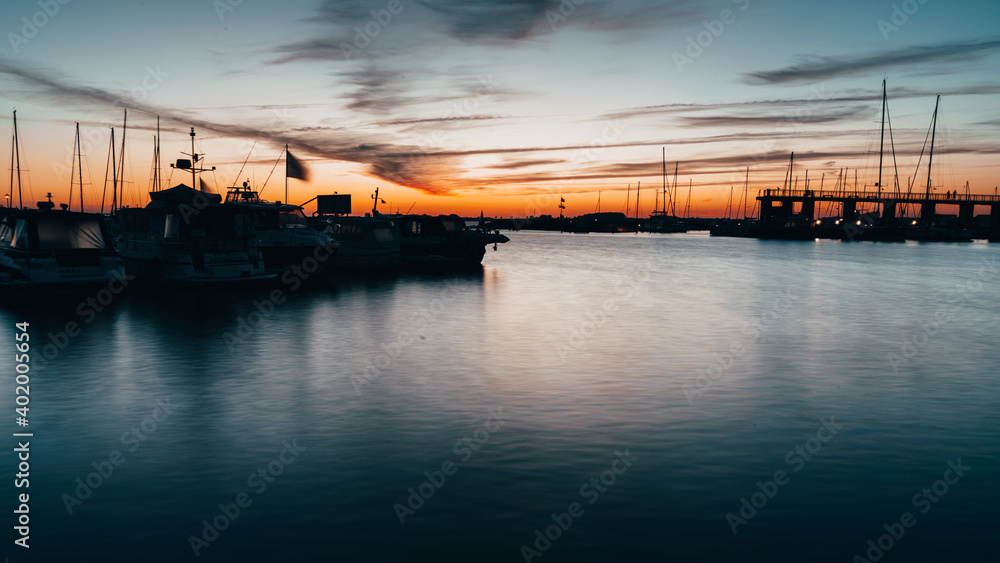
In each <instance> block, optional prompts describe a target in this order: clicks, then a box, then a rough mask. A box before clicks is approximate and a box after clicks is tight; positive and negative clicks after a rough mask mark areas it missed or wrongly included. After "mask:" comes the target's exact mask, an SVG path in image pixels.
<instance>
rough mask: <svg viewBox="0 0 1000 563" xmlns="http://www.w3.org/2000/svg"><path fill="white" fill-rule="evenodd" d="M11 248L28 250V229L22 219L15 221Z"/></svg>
mask: <svg viewBox="0 0 1000 563" xmlns="http://www.w3.org/2000/svg"><path fill="white" fill-rule="evenodd" d="M11 246H12V247H14V248H20V249H21V250H29V249H30V243H29V242H28V229H27V225H26V224H25V221H24V219H18V220H17V225H16V226H15V227H14V244H12V245H11Z"/></svg>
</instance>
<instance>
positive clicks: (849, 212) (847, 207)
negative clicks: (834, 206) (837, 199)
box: [840, 198, 858, 223]
mask: <svg viewBox="0 0 1000 563" xmlns="http://www.w3.org/2000/svg"><path fill="white" fill-rule="evenodd" d="M857 210H858V200H856V199H851V198H847V199H845V200H844V205H843V211H842V212H841V214H840V216H841V217H843V218H844V221H845V222H848V223H853V222H854V217H855V216H856V215H857V214H858V213H857Z"/></svg>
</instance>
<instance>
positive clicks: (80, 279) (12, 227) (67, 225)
mask: <svg viewBox="0 0 1000 563" xmlns="http://www.w3.org/2000/svg"><path fill="white" fill-rule="evenodd" d="M60 207H61V208H60V209H58V210H56V209H55V204H54V203H52V201H51V194H50V195H49V200H48V201H40V202H38V208H37V209H12V208H7V209H4V210H3V211H2V213H0V291H2V292H3V294H4V296H5V297H11V296H19V295H23V294H25V293H28V294H32V293H39V294H42V293H85V292H88V291H92V290H97V289H100V288H102V287H106V286H107V285H108V284H109V283H110V282H112V281H113V280H116V279H118V280H122V279H124V269H123V268H122V260H121V258H120V257H119V255H118V253H117V252H116V251H115V249H114V246H113V244H112V239H111V237H110V235H109V234H108V230H107V228H106V227H105V224H104V220H103V217H102V216H101V215H98V214H96V213H83V212H78V211H69V210H68V209H67V207H68V206H66V205H65V204H63V205H61V206H60Z"/></svg>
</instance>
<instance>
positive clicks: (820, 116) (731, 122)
mask: <svg viewBox="0 0 1000 563" xmlns="http://www.w3.org/2000/svg"><path fill="white" fill-rule="evenodd" d="M867 112H868V110H867V109H866V108H864V107H860V106H859V107H854V108H848V109H836V110H829V109H828V110H826V111H823V112H821V111H818V110H817V111H812V112H808V113H802V114H801V115H795V114H789V113H783V114H773V115H696V116H686V117H682V118H681V121H682V123H684V125H686V126H688V127H775V126H781V125H788V124H790V123H794V124H797V125H805V124H810V125H815V124H820V123H836V122H838V121H843V120H845V119H854V118H857V117H858V116H860V115H862V114H864V113H867Z"/></svg>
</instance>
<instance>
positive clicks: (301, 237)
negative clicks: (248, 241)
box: [225, 182, 340, 274]
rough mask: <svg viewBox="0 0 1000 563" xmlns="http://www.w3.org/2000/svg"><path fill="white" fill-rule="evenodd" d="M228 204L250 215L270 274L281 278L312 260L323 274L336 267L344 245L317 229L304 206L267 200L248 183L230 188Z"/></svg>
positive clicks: (227, 195) (265, 266)
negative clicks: (281, 274) (283, 274)
mask: <svg viewBox="0 0 1000 563" xmlns="http://www.w3.org/2000/svg"><path fill="white" fill-rule="evenodd" d="M225 204H226V205H233V206H238V207H241V208H243V209H246V210H247V211H249V212H250V214H251V217H252V218H253V222H254V228H255V230H256V231H257V243H258V244H259V246H260V252H261V254H262V256H263V258H264V268H265V269H266V270H267V271H269V272H274V273H279V274H280V273H281V272H283V271H285V270H286V269H287V268H290V267H292V266H295V265H301V264H302V263H303V262H304V261H306V260H308V259H310V258H312V259H316V260H317V262H318V268H319V271H324V270H326V269H328V268H329V267H330V266H331V265H332V264H333V262H334V260H331V258H334V257H335V256H336V255H337V252H338V249H339V248H340V244H339V243H338V242H337V241H336V240H334V239H332V238H331V237H330V236H329V235H328V234H325V233H323V232H320V231H319V230H318V229H315V228H313V226H312V225H311V224H310V223H309V219H308V218H307V217H306V215H305V213H303V212H302V207H301V206H298V205H292V204H289V203H281V202H280V201H279V202H270V201H266V200H263V199H261V198H260V194H259V193H258V192H257V191H256V190H254V189H252V188H250V186H249V184H248V183H247V182H244V183H243V186H242V187H232V188H229V190H228V191H227V192H226V201H225ZM317 255H318V256H319V258H317ZM334 259H335V258H334Z"/></svg>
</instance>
